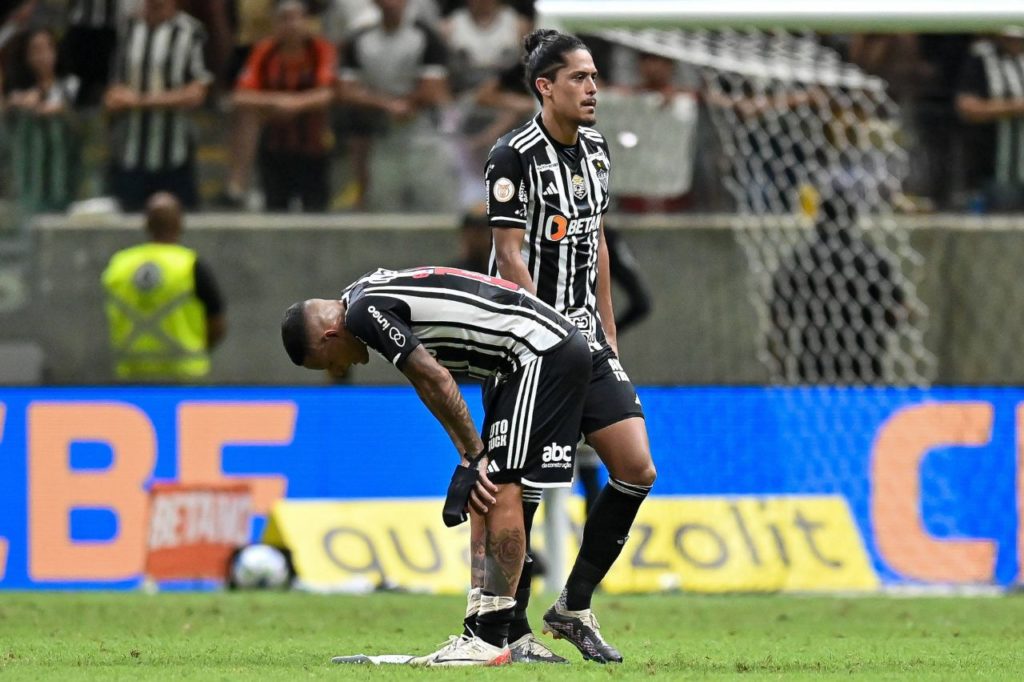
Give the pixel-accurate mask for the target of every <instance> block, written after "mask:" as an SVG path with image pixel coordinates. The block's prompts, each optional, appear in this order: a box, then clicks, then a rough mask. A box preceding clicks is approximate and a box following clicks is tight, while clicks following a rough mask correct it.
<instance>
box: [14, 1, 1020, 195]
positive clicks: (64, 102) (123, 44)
mask: <svg viewBox="0 0 1024 682" xmlns="http://www.w3.org/2000/svg"><path fill="white" fill-rule="evenodd" d="M535 21H536V16H535V10H534V7H533V1H532V0H285V1H283V2H281V1H278V0H0V81H2V93H3V94H2V98H0V107H2V110H3V120H2V124H0V125H2V130H0V157H2V170H0V173H2V175H0V188H2V189H0V197H3V198H4V199H5V200H6V201H8V202H9V205H11V206H16V207H18V208H20V209H21V210H22V211H23V212H27V213H29V214H32V213H36V212H52V211H57V212H62V211H65V210H68V208H69V207H71V206H72V205H73V204H74V203H75V202H78V201H82V200H88V199H94V198H96V197H111V198H113V199H115V200H116V201H117V204H118V205H119V206H120V208H121V209H122V210H124V211H138V210H140V209H141V208H142V206H143V205H144V203H145V201H146V199H147V198H148V197H149V196H151V195H152V194H153V193H154V192H157V191H168V192H171V193H172V194H174V195H175V196H177V197H178V198H179V199H180V200H181V202H182V203H183V205H184V206H185V207H186V208H187V209H204V210H217V211H260V210H262V211H268V212H280V211H307V212H342V211H391V212H443V213H460V212H466V211H468V210H470V209H472V207H474V206H478V205H479V204H480V203H481V202H482V200H483V187H482V181H481V177H482V167H483V162H484V159H485V158H486V154H487V151H488V150H489V148H490V146H491V145H492V144H493V143H494V141H495V139H496V138H497V137H498V136H500V135H501V134H502V133H504V132H506V131H507V130H509V129H511V128H512V127H515V126H516V125H518V124H519V123H520V122H521V121H522V120H523V119H525V118H526V117H527V116H529V115H530V114H531V113H532V112H533V111H534V110H535V102H534V100H533V98H532V97H531V96H530V95H529V93H528V91H527V90H526V88H525V86H524V84H523V82H522V81H523V79H522V71H521V68H520V65H519V62H520V58H521V53H520V50H521V47H520V45H521V40H522V37H523V35H524V34H525V33H526V32H528V31H529V30H531V28H532V27H533V25H534V23H535ZM583 37H584V39H585V40H586V41H587V42H588V44H589V45H591V46H592V47H593V49H594V56H595V60H596V62H597V65H598V68H599V70H600V71H601V73H602V79H603V87H604V92H603V93H602V110H601V113H602V115H603V116H604V118H601V119H599V121H600V122H601V125H602V130H604V132H605V134H606V136H608V137H609V139H610V140H612V142H613V149H612V152H613V155H614V154H615V151H616V147H615V145H616V144H618V145H619V146H620V147H623V148H629V147H635V146H636V145H637V144H638V141H637V140H636V139H635V135H634V132H635V131H632V130H629V125H630V124H629V120H628V119H629V116H624V115H621V114H623V112H628V111H630V109H629V107H628V102H629V100H630V99H631V98H632V99H638V98H642V99H643V100H644V101H650V100H651V98H652V97H653V98H655V99H656V101H657V106H656V107H655V109H656V111H655V112H654V114H652V115H654V116H656V117H657V118H656V119H655V120H656V122H657V128H656V129H657V130H658V133H657V134H651V135H650V137H653V138H655V139H654V140H653V142H654V144H648V146H647V149H650V150H651V151H649V152H645V153H646V154H647V156H646V158H645V160H644V161H643V162H641V163H646V164H648V165H650V166H651V167H653V168H656V169H661V170H659V171H658V176H659V177H660V178H661V179H663V180H664V179H665V178H669V179H670V180H671V183H670V184H671V187H670V189H669V191H664V188H663V187H662V188H661V189H659V191H658V193H657V195H656V196H645V195H644V191H643V187H644V182H632V183H630V182H628V181H626V182H625V184H624V185H620V187H619V190H618V192H619V193H618V195H617V196H616V208H617V210H619V211H623V212H659V213H666V212H667V213H672V212H678V211H688V210H690V211H707V212H718V211H726V212H727V211H730V210H733V209H734V208H735V207H734V206H733V205H732V204H733V200H732V199H730V197H729V195H728V194H727V193H726V192H725V191H723V190H722V189H721V186H720V185H721V183H720V182H719V178H718V174H719V173H720V170H719V165H718V163H717V162H716V156H717V155H716V154H715V153H713V149H714V146H713V145H714V141H713V133H712V132H711V129H710V126H708V125H706V124H705V119H706V118H707V117H706V115H705V113H704V110H705V108H706V107H707V106H709V102H707V101H705V100H706V99H707V98H706V97H704V96H702V89H701V87H700V86H699V82H700V78H699V75H698V74H697V73H695V72H694V71H693V70H692V69H691V68H690V67H687V66H686V65H685V64H681V63H677V62H675V61H673V60H669V59H665V58H663V57H659V56H657V55H653V54H645V53H643V52H640V51H638V50H635V49H631V48H629V47H628V46H624V45H620V44H614V43H611V42H608V41H605V40H603V39H601V37H599V36H583ZM820 39H821V40H822V41H823V42H825V43H826V44H828V45H830V46H831V47H833V48H834V49H835V50H836V51H837V52H838V53H839V54H840V55H841V56H842V57H843V58H844V59H846V60H848V61H850V62H852V63H853V64H856V65H857V66H859V67H861V68H862V69H863V70H864V71H866V72H867V73H869V74H873V75H877V76H880V77H882V78H883V79H885V81H886V82H887V83H888V90H889V94H890V96H891V97H892V98H893V99H894V100H895V101H896V102H897V103H898V104H899V105H900V119H901V120H900V127H901V130H902V131H903V132H902V133H901V135H902V140H901V142H902V143H903V146H904V147H905V148H906V149H907V150H908V152H909V154H908V167H907V169H906V170H907V178H906V180H905V182H904V190H905V193H906V198H907V202H906V205H907V207H908V208H909V209H911V210H919V211H929V210H942V211H969V212H974V213H988V212H999V211H1015V210H1017V209H1019V208H1021V206H1022V204H1024V192H1022V189H1024V32H1022V31H1021V30H1017V29H1013V28H1009V29H1007V30H1005V31H1003V32H1001V33H999V34H998V35H978V34H962V35H959V34H909V33H904V34H900V33H886V34H877V35H876V34H863V33H862V34H848V35H823V36H820ZM751 115H756V113H754V114H751ZM633 118H634V120H635V116H634V117H633ZM608 128H611V129H610V130H609V129H608ZM647 132H648V133H649V132H650V131H649V130H648V131H647ZM631 136H633V137H631ZM644 142H645V141H644V140H640V143H641V144H642V143H644ZM647 142H648V143H649V142H650V140H648V141H647ZM655 157H658V158H655ZM632 163H634V164H636V163H637V162H636V161H632ZM634 175H635V177H644V173H643V172H638V173H636V174H634ZM630 185H635V187H631V186H630Z"/></svg>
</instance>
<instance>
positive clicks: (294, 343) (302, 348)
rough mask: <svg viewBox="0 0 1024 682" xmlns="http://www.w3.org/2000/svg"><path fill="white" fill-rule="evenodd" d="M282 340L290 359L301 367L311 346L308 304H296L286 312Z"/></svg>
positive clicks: (282, 325) (282, 322)
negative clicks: (308, 334) (307, 327)
mask: <svg viewBox="0 0 1024 682" xmlns="http://www.w3.org/2000/svg"><path fill="white" fill-rule="evenodd" d="M281 340H282V341H284V349H285V350H286V351H287V352H288V357H290V358H291V359H292V362H294V363H295V364H296V365H298V366H299V367H301V366H302V363H304V362H305V361H306V349H307V347H308V345H309V341H308V337H307V333H306V303H305V302H304V301H303V302H300V303H294V304H292V305H291V306H289V307H288V310H286V311H284V317H283V318H282V319H281Z"/></svg>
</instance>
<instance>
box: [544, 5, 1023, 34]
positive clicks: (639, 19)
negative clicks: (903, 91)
mask: <svg viewBox="0 0 1024 682" xmlns="http://www.w3.org/2000/svg"><path fill="white" fill-rule="evenodd" d="M536 7H537V15H538V20H539V25H549V24H557V25H559V26H562V27H564V28H566V29H568V30H572V31H597V30H602V29H607V28H651V27H658V28H689V29H694V28H724V27H733V28H741V27H745V28H760V29H777V28H798V29H809V30H816V31H844V32H848V31H875V32H893V31H958V32H959V31H968V32H977V31H989V30H998V29H1000V28H1003V27H1005V26H1007V25H1010V24H1021V23H1024V6H1022V5H1021V3H1019V2H1016V1H1015V0H979V2H969V1H968V0H947V1H944V2H942V3H941V4H940V3H935V2H933V1H929V0H899V1H897V2H886V1H885V0H863V1H859V0H836V1H835V2H831V3H821V2H817V1H816V0H786V1H784V2H775V3H764V2H758V1H757V0H639V1H634V2H622V1H621V0H538V1H537V5H536Z"/></svg>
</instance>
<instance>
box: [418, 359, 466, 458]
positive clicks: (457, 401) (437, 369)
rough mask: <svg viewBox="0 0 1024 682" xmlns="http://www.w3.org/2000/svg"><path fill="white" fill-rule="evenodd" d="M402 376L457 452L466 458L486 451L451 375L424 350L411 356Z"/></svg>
mask: <svg viewBox="0 0 1024 682" xmlns="http://www.w3.org/2000/svg"><path fill="white" fill-rule="evenodd" d="M402 372H404V373H405V376H407V377H408V378H409V381H411V382H412V385H413V386H414V387H415V388H416V393H418V394H419V396H420V400H422V401H423V404H424V405H426V406H427V407H428V408H429V409H430V411H431V412H432V413H433V415H434V416H435V417H437V420H438V421H439V422H441V425H442V426H444V430H445V431H447V432H448V437H449V438H451V439H452V443H454V444H455V448H456V449H457V450H458V451H459V452H461V453H462V454H463V455H469V456H473V455H477V454H479V453H480V451H481V450H483V449H484V444H483V441H481V440H480V435H479V434H478V433H477V432H476V425H474V424H473V419H472V418H471V417H470V416H469V408H468V407H467V406H466V401H465V400H463V398H462V392H461V391H459V386H458V384H456V383H455V379H453V378H452V375H451V373H450V372H449V371H448V370H446V369H445V368H444V367H442V366H441V365H439V364H438V362H437V360H435V359H434V358H433V357H431V355H430V353H428V352H427V351H426V349H425V348H423V346H419V347H418V348H416V350H414V351H413V352H412V354H411V355H409V359H408V360H407V361H406V363H405V366H404V367H403V368H402Z"/></svg>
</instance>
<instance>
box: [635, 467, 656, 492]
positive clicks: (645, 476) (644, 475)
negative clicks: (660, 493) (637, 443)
mask: <svg viewBox="0 0 1024 682" xmlns="http://www.w3.org/2000/svg"><path fill="white" fill-rule="evenodd" d="M657 478H658V471H657V469H655V468H654V462H651V461H648V463H647V466H645V467H644V468H643V469H642V470H641V471H640V472H639V474H638V475H637V481H636V485H646V486H652V485H654V481H655V480H656V479H657Z"/></svg>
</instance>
